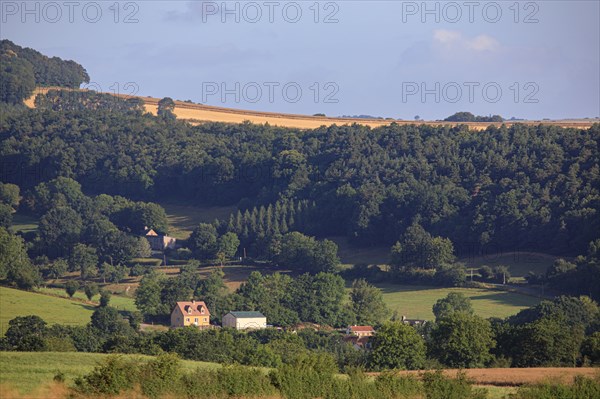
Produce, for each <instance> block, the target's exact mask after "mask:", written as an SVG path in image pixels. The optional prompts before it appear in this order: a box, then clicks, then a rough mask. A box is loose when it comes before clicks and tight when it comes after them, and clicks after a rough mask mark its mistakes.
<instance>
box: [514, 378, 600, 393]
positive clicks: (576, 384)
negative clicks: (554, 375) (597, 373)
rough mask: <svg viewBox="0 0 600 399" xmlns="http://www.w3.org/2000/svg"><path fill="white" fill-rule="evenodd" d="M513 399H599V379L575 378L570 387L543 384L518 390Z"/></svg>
mask: <svg viewBox="0 0 600 399" xmlns="http://www.w3.org/2000/svg"><path fill="white" fill-rule="evenodd" d="M513 398H514V399H581V398H600V377H597V378H596V379H592V378H587V377H583V376H579V375H578V376H576V377H575V379H574V381H573V384H572V385H565V384H553V383H544V384H536V385H533V386H525V387H521V388H519V390H518V391H517V393H516V394H515V395H514V396H513Z"/></svg>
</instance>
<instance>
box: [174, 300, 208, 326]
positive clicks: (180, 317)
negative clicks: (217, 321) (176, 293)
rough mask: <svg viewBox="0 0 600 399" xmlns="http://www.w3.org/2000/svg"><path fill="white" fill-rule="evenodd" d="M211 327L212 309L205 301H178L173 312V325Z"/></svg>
mask: <svg viewBox="0 0 600 399" xmlns="http://www.w3.org/2000/svg"><path fill="white" fill-rule="evenodd" d="M185 326H197V327H198V328H208V327H210V311H209V310H208V307H207V306H206V304H205V303H204V302H203V301H194V300H192V301H189V302H177V305H175V309H173V312H171V327H185Z"/></svg>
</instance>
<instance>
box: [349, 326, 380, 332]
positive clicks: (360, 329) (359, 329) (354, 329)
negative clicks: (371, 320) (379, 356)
mask: <svg viewBox="0 0 600 399" xmlns="http://www.w3.org/2000/svg"><path fill="white" fill-rule="evenodd" d="M350 331H352V332H375V330H374V329H373V327H371V326H350Z"/></svg>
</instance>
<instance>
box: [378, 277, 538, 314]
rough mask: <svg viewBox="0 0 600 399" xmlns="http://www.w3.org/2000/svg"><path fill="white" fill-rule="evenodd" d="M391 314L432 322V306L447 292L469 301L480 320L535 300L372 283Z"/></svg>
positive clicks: (510, 294) (493, 292)
mask: <svg viewBox="0 0 600 399" xmlns="http://www.w3.org/2000/svg"><path fill="white" fill-rule="evenodd" d="M375 285H376V286H377V287H378V288H380V289H381V291H382V292H383V299H384V301H385V303H386V304H387V305H388V307H389V308H390V309H391V310H392V311H398V313H399V314H400V315H404V316H406V317H408V318H409V319H424V320H433V319H434V316H433V312H432V311H431V308H432V307H433V304H434V303H435V302H436V301H437V300H438V299H441V298H444V297H445V296H446V295H448V294H449V293H450V292H459V293H462V294H464V295H465V296H467V297H469V298H471V303H472V305H473V308H474V309H475V313H477V314H478V315H479V316H482V317H486V318H487V317H502V318H503V317H507V316H511V315H513V314H516V313H518V312H519V311H520V310H522V309H525V308H528V307H531V306H534V305H536V304H537V303H538V302H539V299H537V298H534V297H531V296H527V295H522V294H518V293H513V292H508V291H501V290H494V289H479V288H436V287H427V286H417V285H399V284H375Z"/></svg>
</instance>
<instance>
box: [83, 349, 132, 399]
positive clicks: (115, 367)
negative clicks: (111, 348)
mask: <svg viewBox="0 0 600 399" xmlns="http://www.w3.org/2000/svg"><path fill="white" fill-rule="evenodd" d="M138 375H139V373H138V368H137V366H136V364H135V362H134V361H125V360H124V359H123V358H122V357H121V356H109V357H108V358H106V359H105V360H104V361H103V362H102V363H101V364H99V365H98V366H96V367H95V368H94V370H93V371H92V372H91V373H90V374H87V375H85V376H83V377H79V378H77V379H75V390H76V391H79V392H81V393H84V394H91V395H118V394H120V393H121V392H125V391H129V390H132V389H133V386H134V384H135V383H136V381H137V378H138Z"/></svg>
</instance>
